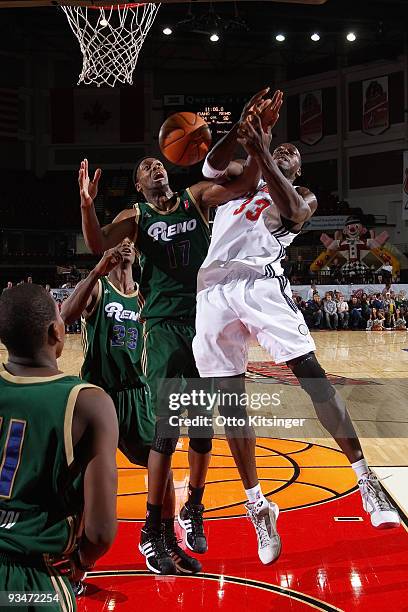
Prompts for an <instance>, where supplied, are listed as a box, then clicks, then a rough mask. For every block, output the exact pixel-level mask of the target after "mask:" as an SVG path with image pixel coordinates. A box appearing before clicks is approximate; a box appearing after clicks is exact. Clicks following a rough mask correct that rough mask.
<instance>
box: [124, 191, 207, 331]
mask: <svg viewBox="0 0 408 612" xmlns="http://www.w3.org/2000/svg"><path fill="white" fill-rule="evenodd" d="M135 209H136V223H137V230H136V239H135V244H136V248H137V249H138V250H139V252H140V259H139V263H140V268H141V276H140V283H139V300H140V304H141V307H142V310H141V313H140V316H141V318H142V319H145V320H146V321H147V324H148V325H147V327H149V324H152V323H154V322H157V321H159V320H160V319H186V320H194V318H195V310H196V292H197V273H198V270H199V268H200V266H201V264H202V263H203V261H204V258H205V256H206V254H207V251H208V246H209V244H210V233H209V227H208V223H207V221H206V219H205V218H204V216H203V213H202V212H201V210H200V208H199V206H198V204H197V202H196V201H195V199H194V196H193V194H192V193H191V191H190V190H189V189H186V190H184V191H181V192H180V193H178V194H175V198H174V205H173V207H172V208H171V209H170V210H168V211H162V210H158V209H157V208H156V207H155V206H154V205H153V204H150V203H148V202H143V203H140V204H136V205H135Z"/></svg>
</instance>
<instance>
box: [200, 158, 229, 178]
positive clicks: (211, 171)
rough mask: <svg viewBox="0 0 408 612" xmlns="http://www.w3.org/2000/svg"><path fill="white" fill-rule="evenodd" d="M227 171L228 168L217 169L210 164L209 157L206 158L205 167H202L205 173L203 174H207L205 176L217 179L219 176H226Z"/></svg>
mask: <svg viewBox="0 0 408 612" xmlns="http://www.w3.org/2000/svg"><path fill="white" fill-rule="evenodd" d="M226 171H227V169H226V168H225V170H215V168H213V167H212V166H210V164H209V163H208V159H207V157H206V158H205V161H204V164H203V169H202V173H203V176H205V178H208V179H217V178H220V177H221V176H225V173H226Z"/></svg>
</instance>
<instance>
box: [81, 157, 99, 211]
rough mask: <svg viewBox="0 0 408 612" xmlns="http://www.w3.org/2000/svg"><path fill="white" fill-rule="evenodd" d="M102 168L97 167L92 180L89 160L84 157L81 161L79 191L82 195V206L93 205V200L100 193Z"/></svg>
mask: <svg viewBox="0 0 408 612" xmlns="http://www.w3.org/2000/svg"><path fill="white" fill-rule="evenodd" d="M101 174H102V170H101V169H100V168H97V169H96V170H95V174H94V177H93V179H92V181H91V180H90V178H89V164H88V160H87V159H84V160H83V161H82V162H81V166H80V168H79V173H78V184H79V193H80V196H81V206H91V204H92V202H93V201H94V199H95V198H96V196H97V195H98V183H99V179H100V178H101Z"/></svg>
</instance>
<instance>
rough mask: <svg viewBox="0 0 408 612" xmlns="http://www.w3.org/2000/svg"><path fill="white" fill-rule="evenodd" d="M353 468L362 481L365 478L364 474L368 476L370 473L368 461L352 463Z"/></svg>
mask: <svg viewBox="0 0 408 612" xmlns="http://www.w3.org/2000/svg"><path fill="white" fill-rule="evenodd" d="M351 467H352V468H353V470H354V471H355V473H356V476H357V480H360V478H361V477H362V476H364V474H368V472H369V471H370V468H369V467H368V465H367V461H366V460H365V459H360V461H356V462H355V463H352V464H351Z"/></svg>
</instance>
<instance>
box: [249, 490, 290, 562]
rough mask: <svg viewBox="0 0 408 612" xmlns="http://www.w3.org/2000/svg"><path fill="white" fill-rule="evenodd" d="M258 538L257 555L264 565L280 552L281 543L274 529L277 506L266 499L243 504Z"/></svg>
mask: <svg viewBox="0 0 408 612" xmlns="http://www.w3.org/2000/svg"><path fill="white" fill-rule="evenodd" d="M245 508H246V509H247V511H248V515H247V516H248V517H249V518H250V519H251V521H252V523H253V525H254V527H255V531H256V536H257V538H258V556H259V558H260V560H261V561H262V563H263V564H264V565H267V564H268V563H272V561H275V560H276V559H277V558H278V557H279V555H280V552H281V548H282V544H281V539H280V536H279V534H278V532H277V530H276V521H277V518H278V516H279V508H278V506H277V505H276V504H274V503H273V502H268V500H267V499H265V498H264V499H260V500H259V501H257V502H254V503H252V504H250V503H247V504H245Z"/></svg>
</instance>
